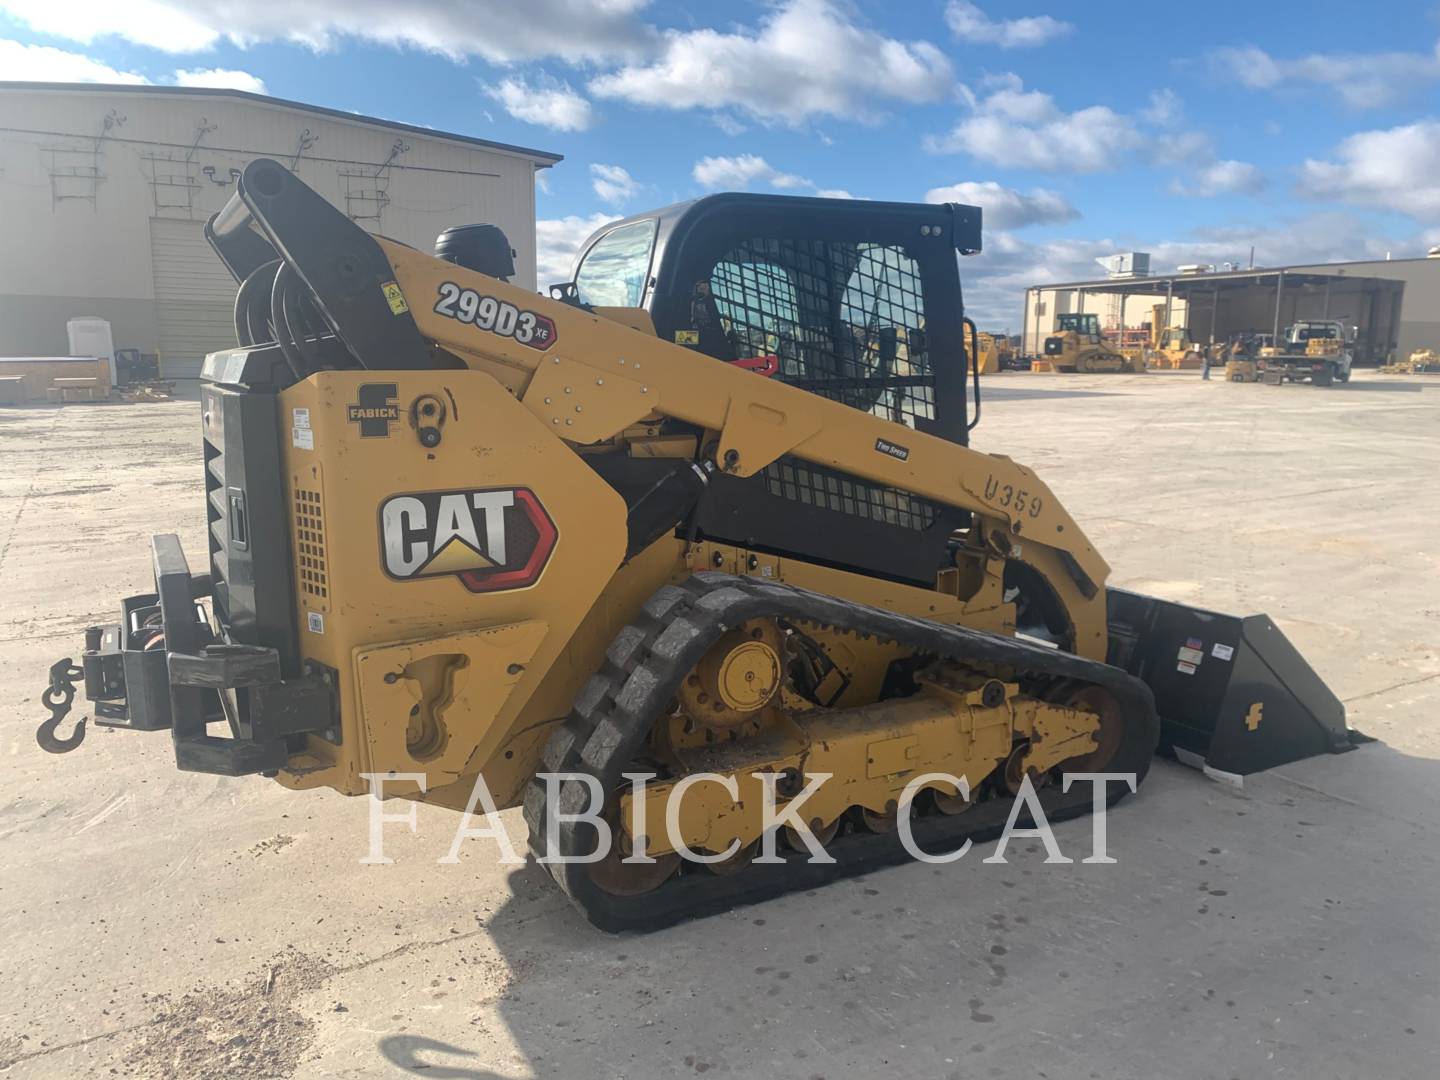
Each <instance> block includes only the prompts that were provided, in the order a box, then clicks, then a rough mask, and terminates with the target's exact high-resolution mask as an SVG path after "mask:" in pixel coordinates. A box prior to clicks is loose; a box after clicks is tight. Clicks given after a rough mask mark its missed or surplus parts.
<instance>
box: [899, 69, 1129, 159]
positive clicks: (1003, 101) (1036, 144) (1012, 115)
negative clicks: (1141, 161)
mask: <svg viewBox="0 0 1440 1080" xmlns="http://www.w3.org/2000/svg"><path fill="white" fill-rule="evenodd" d="M988 86H989V87H990V89H989V92H988V93H987V94H986V95H985V96H983V97H980V96H977V95H976V94H974V93H973V92H971V91H969V90H966V91H965V94H964V95H963V96H964V97H965V99H966V100H967V102H968V103H969V105H970V109H971V115H970V116H969V117H967V118H966V119H964V120H961V121H960V123H958V124H956V125H955V127H954V128H952V129H951V130H950V131H949V132H948V133H947V134H945V135H931V136H928V137H927V138H926V139H925V143H924V145H925V149H927V150H929V151H931V152H932V153H938V154H958V153H965V154H970V155H971V156H973V157H976V158H979V159H981V160H982V161H989V162H992V163H994V164H996V165H1003V166H1005V167H1007V168H1013V169H1040V170H1043V171H1046V172H1075V173H1093V172H1106V171H1109V170H1111V169H1115V168H1117V167H1119V165H1120V163H1121V159H1122V158H1123V156H1124V155H1125V154H1126V153H1127V152H1129V151H1130V150H1133V149H1135V148H1137V147H1138V146H1139V145H1140V144H1141V138H1140V134H1139V132H1138V131H1137V130H1136V128H1135V123H1134V121H1133V120H1131V119H1130V118H1129V117H1126V116H1122V115H1120V114H1119V113H1117V112H1115V111H1114V110H1113V109H1110V108H1108V107H1106V106H1104V105H1092V106H1090V107H1089V108H1086V109H1080V110H1078V111H1076V112H1073V113H1067V112H1064V111H1062V110H1061V109H1060V108H1059V107H1058V106H1057V105H1056V104H1055V99H1054V98H1052V97H1051V96H1050V95H1049V94H1045V93H1042V92H1040V91H1038V90H1026V89H1025V88H1024V84H1023V83H1022V82H1021V81H1020V78H1019V77H1018V76H1015V75H1006V76H1001V77H998V78H994V79H990V80H988Z"/></svg>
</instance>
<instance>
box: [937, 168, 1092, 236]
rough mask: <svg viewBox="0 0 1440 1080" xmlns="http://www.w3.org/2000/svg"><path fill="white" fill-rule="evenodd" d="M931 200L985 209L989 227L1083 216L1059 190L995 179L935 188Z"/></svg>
mask: <svg viewBox="0 0 1440 1080" xmlns="http://www.w3.org/2000/svg"><path fill="white" fill-rule="evenodd" d="M925 201H926V202H927V203H947V202H953V203H964V204H966V205H967V206H978V207H980V208H981V209H982V210H983V211H984V212H985V217H984V221H985V228H986V231H987V232H988V231H989V230H990V229H1023V228H1024V227H1025V226H1026V225H1042V224H1060V223H1063V222H1066V221H1074V220H1075V219H1076V218H1078V217H1079V216H1080V214H1079V213H1078V212H1077V211H1076V209H1075V208H1074V207H1073V206H1071V205H1070V204H1069V203H1068V202H1066V201H1065V197H1064V196H1063V195H1060V194H1059V193H1058V192H1054V191H1047V190H1046V189H1044V188H1035V189H1034V190H1033V191H1030V192H1022V191H1016V190H1015V189H1014V188H1007V187H1005V186H1003V185H1001V184H999V183H997V182H996V181H994V180H979V181H976V180H967V181H964V182H962V183H959V184H951V185H950V186H949V187H938V188H931V189H930V190H929V191H927V192H926V193H925Z"/></svg>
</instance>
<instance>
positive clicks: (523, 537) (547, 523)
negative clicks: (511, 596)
mask: <svg viewBox="0 0 1440 1080" xmlns="http://www.w3.org/2000/svg"><path fill="white" fill-rule="evenodd" d="M558 538H559V533H558V532H557V531H556V528H555V523H554V521H552V520H551V519H550V515H549V514H548V513H547V512H546V510H545V507H543V506H542V505H540V500H539V499H537V498H536V497H535V493H534V492H533V491H531V490H530V489H529V488H487V489H483V490H475V491H422V492H416V493H414V494H407V495H392V496H390V498H388V499H386V500H385V501H384V502H383V503H381V504H380V555H381V560H382V563H383V565H384V567H385V572H386V573H387V574H389V575H390V576H391V577H392V578H396V579H398V580H401V581H409V580H411V579H413V578H427V577H446V576H449V575H454V576H456V577H458V578H459V579H460V581H461V583H462V584H463V585H464V586H465V587H466V588H467V589H469V590H470V591H471V592H498V591H500V590H502V589H523V588H525V587H526V586H527V585H533V584H534V583H535V582H536V581H537V580H539V578H540V573H541V571H542V570H544V569H545V563H546V562H547V561H549V558H550V553H551V552H553V551H554V550H555V541H556V540H557V539H558Z"/></svg>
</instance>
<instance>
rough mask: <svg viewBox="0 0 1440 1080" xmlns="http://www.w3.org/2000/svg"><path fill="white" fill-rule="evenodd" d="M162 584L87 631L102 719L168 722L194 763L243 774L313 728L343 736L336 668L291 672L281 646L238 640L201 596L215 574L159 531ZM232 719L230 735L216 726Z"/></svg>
mask: <svg viewBox="0 0 1440 1080" xmlns="http://www.w3.org/2000/svg"><path fill="white" fill-rule="evenodd" d="M151 555H152V560H153V564H154V572H155V591H154V592H152V593H142V594H140V595H138V596H130V597H126V598H125V599H124V600H123V601H121V607H120V622H119V623H117V624H112V625H109V626H93V627H91V628H90V629H89V630H87V631H86V634H85V652H84V656H83V659H82V661H81V667H82V669H83V670H84V673H85V696H86V697H87V698H89V699H90V701H91V702H93V703H94V711H95V722H96V723H97V724H100V725H103V726H106V727H117V728H130V729H132V730H135V731H161V730H164V729H166V728H168V729H169V730H170V734H171V739H172V741H173V743H174V746H175V764H176V766H177V767H179V768H180V769H182V770H185V771H187V772H203V773H215V774H218V775H222V776H243V775H246V774H249V773H273V772H275V771H277V770H279V769H280V768H282V767H283V766H284V765H285V763H286V761H287V760H288V758H289V756H290V754H291V752H292V750H294V749H299V748H300V746H301V745H302V744H303V743H304V741H305V736H306V735H307V734H309V733H315V734H319V735H322V736H324V737H327V738H329V739H331V741H335V742H338V741H339V738H340V724H339V710H338V707H337V698H336V693H335V673H334V672H333V671H330V670H329V669H325V668H320V667H317V666H314V665H310V666H308V667H307V670H306V671H305V672H304V673H303V674H301V675H299V676H298V677H295V678H289V679H286V678H284V677H283V674H282V670H281V658H280V654H279V653H278V652H277V651H276V650H275V649H269V648H265V647H263V646H257V645H245V644H238V643H235V642H232V641H230V640H229V635H228V633H227V632H226V630H225V628H224V627H223V626H221V627H218V628H217V627H216V626H213V625H212V624H211V622H210V619H209V617H208V616H207V614H206V611H205V608H204V607H203V606H202V605H201V603H200V601H201V600H203V599H207V598H208V597H209V594H210V589H211V579H210V576H209V575H208V574H192V573H191V572H190V568H189V566H188V565H187V563H186V561H185V554H184V552H183V551H182V550H181V547H180V540H179V538H178V537H177V536H174V535H171V534H166V535H162V536H155V537H152V538H151ZM219 723H224V724H225V725H226V726H227V727H228V728H229V733H228V735H226V736H222V735H212V734H211V733H210V725H212V724H219Z"/></svg>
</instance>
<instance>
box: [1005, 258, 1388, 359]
mask: <svg viewBox="0 0 1440 1080" xmlns="http://www.w3.org/2000/svg"><path fill="white" fill-rule="evenodd" d="M1370 265H1373V264H1370ZM1404 290H1405V282H1404V281H1399V280H1394V279H1391V278H1383V277H1377V276H1373V275H1368V274H1367V275H1358V274H1349V273H1346V271H1345V268H1344V266H1343V265H1337V267H1336V270H1335V271H1334V272H1332V273H1321V272H1318V271H1316V270H1314V269H1310V268H1294V269H1292V268H1289V267H1268V268H1265V269H1257V270H1234V271H1221V272H1215V273H1189V274H1166V275H1159V276H1154V277H1125V278H1107V279H1102V280H1098V281H1075V282H1068V283H1060V284H1056V285H1042V286H1033V287H1032V288H1031V289H1029V290H1027V295H1026V318H1027V323H1035V324H1036V325H1034V326H1033V327H1032V326H1030V325H1027V327H1026V329H1027V331H1030V330H1032V329H1033V330H1034V333H1035V337H1036V338H1037V339H1038V338H1039V337H1040V336H1041V335H1042V334H1043V333H1045V332H1047V331H1048V327H1042V326H1041V325H1039V323H1040V313H1039V311H1038V310H1037V307H1038V306H1037V305H1033V303H1032V296H1033V295H1034V294H1037V293H1052V294H1064V293H1069V294H1071V295H1072V296H1073V297H1074V299H1075V303H1074V306H1073V307H1072V310H1075V311H1081V312H1083V311H1085V310H1086V306H1085V303H1086V298H1087V297H1111V298H1118V299H1119V307H1118V311H1119V315H1118V317H1117V319H1116V321H1117V322H1118V323H1119V324H1120V325H1121V326H1123V325H1125V320H1124V304H1125V301H1126V300H1127V299H1128V298H1130V297H1133V296H1148V297H1153V298H1155V299H1156V300H1157V301H1158V300H1160V299H1163V300H1164V303H1165V312H1164V325H1165V326H1167V327H1168V326H1171V325H1174V320H1173V318H1172V314H1171V313H1172V310H1173V308H1174V305H1175V302H1176V301H1177V300H1183V301H1184V302H1185V305H1186V319H1185V322H1186V324H1187V329H1188V331H1189V333H1190V336H1191V337H1192V338H1193V339H1194V340H1197V341H1202V342H1204V341H1222V340H1225V339H1227V338H1229V337H1230V336H1232V335H1233V334H1236V333H1240V332H1242V331H1249V332H1258V333H1266V334H1272V335H1274V336H1275V337H1277V338H1278V337H1279V335H1280V333H1281V332H1282V331H1283V330H1284V329H1285V327H1286V326H1288V325H1290V324H1291V323H1292V322H1295V321H1299V320H1301V319H1339V320H1341V321H1344V322H1347V323H1349V324H1350V325H1353V326H1354V327H1355V328H1356V330H1357V332H1358V336H1357V342H1356V344H1357V352H1358V355H1357V360H1359V361H1360V362H1362V363H1366V362H1383V358H1384V357H1385V356H1386V355H1387V354H1388V353H1389V352H1390V351H1391V350H1393V349H1394V348H1395V345H1396V341H1397V338H1398V335H1399V324H1400V312H1401V302H1402V299H1403V294H1404ZM1057 311H1058V308H1057ZM1032 312H1033V314H1032Z"/></svg>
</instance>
